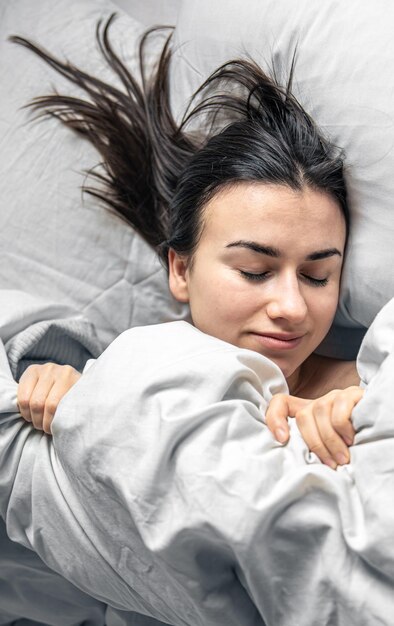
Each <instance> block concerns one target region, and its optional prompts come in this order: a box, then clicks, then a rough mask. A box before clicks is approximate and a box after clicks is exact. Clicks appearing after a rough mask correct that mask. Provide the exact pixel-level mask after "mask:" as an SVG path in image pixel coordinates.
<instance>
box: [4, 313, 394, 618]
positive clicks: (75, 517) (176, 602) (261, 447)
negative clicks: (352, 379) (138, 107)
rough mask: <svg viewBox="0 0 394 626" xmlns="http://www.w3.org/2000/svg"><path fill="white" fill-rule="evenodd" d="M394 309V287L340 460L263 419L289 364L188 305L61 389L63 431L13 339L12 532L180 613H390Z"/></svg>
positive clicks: (93, 582) (119, 603)
mask: <svg viewBox="0 0 394 626" xmlns="http://www.w3.org/2000/svg"><path fill="white" fill-rule="evenodd" d="M393 314H394V301H392V302H391V303H389V304H388V305H387V306H386V307H385V308H384V309H383V311H382V312H381V313H380V315H379V316H378V318H377V319H376V321H375V322H374V324H373V325H372V327H371V329H370V331H369V333H368V334H367V337H366V339H365V340H364V344H363V347H362V349H361V353H360V358H359V369H360V374H361V376H362V378H363V380H364V383H365V384H366V386H367V391H366V397H365V399H364V400H363V401H362V402H361V403H360V404H359V406H358V407H357V408H356V410H355V412H354V424H355V427H356V430H357V435H356V442H355V445H354V446H353V448H352V460H351V464H350V465H349V466H346V467H343V468H340V469H339V470H338V471H333V470H331V469H330V468H328V467H326V466H323V465H322V464H320V462H318V460H317V459H316V458H315V457H314V455H310V454H309V453H308V451H307V449H306V447H305V445H304V444H303V442H302V440H301V438H300V437H299V435H298V433H297V431H296V429H294V428H293V429H292V437H291V440H290V443H289V444H288V445H287V446H285V447H282V446H280V445H279V444H277V443H276V442H274V440H273V438H272V436H271V435H270V433H269V431H268V430H267V428H266V427H265V425H264V424H263V422H262V413H263V410H264V408H265V406H266V402H267V401H269V399H270V397H271V394H272V393H275V392H277V391H280V390H285V389H286V386H285V381H284V379H283V377H282V375H281V373H280V371H279V370H278V369H277V368H276V366H274V365H273V364H272V363H270V362H269V361H268V360H266V359H264V357H261V356H259V355H257V354H254V353H252V352H249V351H244V350H240V349H238V348H236V347H234V346H230V345H229V344H225V343H223V342H221V341H219V340H216V339H213V338H212V337H208V336H206V335H203V334H202V333H200V332H199V331H197V330H196V329H194V328H193V327H191V326H190V325H188V324H187V323H185V322H174V323H170V324H166V325H160V326H155V327H143V328H135V329H133V330H130V331H126V332H125V333H123V334H122V335H121V336H120V337H119V338H118V339H117V340H115V342H114V343H113V344H111V346H110V347H109V348H108V349H107V350H106V351H105V353H104V354H103V355H102V356H101V357H100V358H99V359H98V360H97V362H96V363H95V364H94V365H93V366H92V367H91V368H90V369H89V370H88V372H87V373H86V374H85V375H84V376H83V377H82V379H81V380H80V381H79V382H78V384H77V385H76V386H75V387H74V388H73V389H72V391H71V392H70V393H69V394H68V395H67V396H66V397H65V398H64V400H63V401H62V403H61V404H60V406H59V410H58V412H57V414H56V417H55V420H54V425H53V431H54V435H53V440H52V439H50V438H49V437H47V436H45V435H41V434H40V433H37V432H34V431H33V430H32V429H31V427H30V425H28V424H25V423H24V422H23V421H22V420H21V419H20V418H19V417H18V416H17V415H16V414H15V409H16V407H15V384H14V383H13V381H12V380H11V377H10V374H9V371H8V370H7V363H6V360H5V359H4V357H3V362H2V365H1V368H0V370H1V377H2V378H1V382H0V389H1V392H0V410H1V411H2V417H1V420H0V513H1V515H2V516H3V517H4V519H5V520H6V524H7V529H8V533H9V534H10V536H11V538H12V539H13V540H15V541H17V542H19V543H21V544H22V545H24V546H26V547H30V548H33V549H34V550H35V551H36V552H37V553H38V555H39V556H40V557H41V558H42V559H43V561H44V562H45V563H47V564H48V565H49V567H51V568H53V569H54V570H55V571H58V572H60V573H61V574H62V575H63V576H65V578H67V579H68V580H70V581H71V582H73V583H74V584H75V585H77V586H78V587H79V588H80V589H82V590H84V591H86V592H87V593H90V594H92V595H93V596H94V597H96V598H98V599H99V600H101V601H103V602H106V603H108V604H111V605H112V606H113V607H115V608H116V609H121V610H124V611H137V612H140V613H143V614H147V615H152V616H153V617H155V618H156V619H158V620H161V621H163V622H167V623H169V624H176V625H181V624H182V625H184V626H186V625H187V626H222V625H223V626H224V625H226V626H232V625H234V626H235V625H237V626H240V625H245V626H246V625H247V626H249V625H252V624H253V625H257V624H267V625H270V626H271V625H272V626H282V625H283V626H285V625H286V626H290V625H295V624H296V625H297V626H304V625H305V626H312V625H315V624H335V625H339V626H341V625H343V626H345V625H346V626H349V625H350V626H351V625H354V626H362V625H364V624H365V626H367V625H368V626H370V625H371V624H375V623H379V624H390V619H391V618H390V616H391V615H393V614H394V596H393V593H392V589H393V584H394V541H393V539H394V506H393V504H394V502H393V500H394V498H393V493H394V490H393V486H394V454H393V451H392V446H393V441H392V438H393V434H394V420H393V416H392V408H391V406H392V397H391V390H392V378H393V375H394V350H393V348H394V324H393V321H392V320H393V319H394V316H393ZM1 316H2V313H1V311H0V320H1ZM0 328H1V322H0ZM0 336H1V331H0ZM49 511H50V514H49V513H48V512H49ZM70 555H71V556H70ZM130 623H131V622H130Z"/></svg>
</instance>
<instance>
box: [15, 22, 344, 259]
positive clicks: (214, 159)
mask: <svg viewBox="0 0 394 626" xmlns="http://www.w3.org/2000/svg"><path fill="white" fill-rule="evenodd" d="M114 17H115V16H114V15H112V16H111V17H110V18H109V19H108V21H107V22H106V23H105V24H104V25H103V24H102V23H101V22H99V23H98V25H97V29H96V37H97V41H98V44H99V48H100V50H101V53H102V54H103V56H104V58H105V60H106V62H107V63H108V65H109V66H110V68H111V69H112V70H113V71H114V72H115V74H116V75H117V78H118V79H120V81H121V84H122V86H123V89H118V88H116V87H114V86H112V85H109V84H107V83H104V82H103V81H101V80H99V79H98V78H95V77H93V76H90V75H89V74H87V73H85V72H83V71H81V70H80V69H78V68H77V67H75V66H73V65H71V64H70V63H68V62H62V61H60V60H58V59H56V58H55V57H53V56H52V55H51V54H49V53H48V52H46V51H45V50H43V49H42V48H40V47H39V46H36V45H35V44H33V43H31V42H29V41H28V40H26V39H24V38H21V37H12V38H11V39H12V40H13V41H14V42H16V43H19V44H22V45H24V46H26V47H27V48H29V49H30V50H31V51H33V52H35V53H36V54H38V55H39V56H40V57H41V58H43V59H44V60H45V61H46V62H47V63H49V64H50V65H51V66H52V67H53V68H54V69H56V70H57V71H58V72H60V73H61V74H62V75H63V76H65V77H67V78H68V79H69V80H70V81H72V82H73V83H75V84H76V85H78V87H80V88H82V90H83V91H84V92H85V93H86V95H87V96H88V99H86V100H83V99H81V98H74V97H70V96H65V95H60V94H57V93H55V94H53V95H49V96H43V97H39V98H35V99H34V100H33V101H32V102H31V103H30V104H29V106H31V107H32V108H33V109H34V110H35V111H37V112H38V115H39V116H43V115H50V116H55V117H56V118H58V119H59V120H60V121H61V122H63V123H64V124H66V125H67V126H69V127H70V128H71V129H72V130H74V131H75V132H77V133H79V134H81V135H83V136H85V137H87V138H88V139H89V140H90V142H91V143H92V144H93V145H94V146H95V147H96V148H97V150H98V151H99V153H100V155H101V157H102V163H101V165H102V166H103V171H102V172H98V171H96V170H92V171H91V174H92V176H93V177H94V178H95V179H96V181H98V182H99V183H100V186H99V187H86V186H85V187H84V189H85V191H87V192H88V193H90V194H92V195H94V196H96V197H98V198H99V199H100V200H102V201H104V203H105V204H106V206H107V207H110V208H111V210H113V211H115V212H116V213H117V214H118V215H120V216H121V217H122V218H123V219H124V220H126V221H127V222H128V223H129V224H131V225H132V226H133V227H134V228H135V229H136V230H137V231H138V232H139V233H140V234H141V235H142V236H143V237H144V238H145V240H146V241H147V242H148V243H149V244H150V245H151V246H153V247H154V248H155V249H156V250H157V252H158V253H159V254H160V256H161V258H162V259H163V261H164V262H165V263H166V264H167V254H168V249H169V248H173V249H174V250H175V251H176V252H178V253H180V254H185V255H189V256H190V258H192V256H193V252H194V251H195V248H196V245H197V243H198V240H199V236H200V234H201V231H202V223H203V220H202V217H201V216H202V209H203V207H204V206H205V205H206V203H207V202H208V201H209V200H210V199H211V198H212V197H213V195H214V194H215V193H217V192H218V191H219V190H220V189H222V188H223V187H224V186H228V185H232V184H236V183H239V182H241V181H250V182H263V183H271V184H279V185H286V186H288V187H290V188H291V189H294V190H301V189H302V188H303V187H305V186H309V187H312V188H313V189H316V190H321V191H323V192H325V193H327V194H329V195H330V196H331V197H332V198H334V199H335V200H336V202H337V203H338V206H339V207H340V209H341V210H342V213H343V216H344V219H345V222H346V229H347V232H348V228H349V211H348V207H347V202H346V187H345V181H344V175H343V157H342V154H341V152H340V151H339V150H338V149H337V148H336V147H335V146H334V145H333V144H332V143H331V142H330V141H329V140H328V139H327V138H325V137H323V136H322V134H321V132H320V131H319V130H318V128H317V126H316V124H315V123H314V122H313V120H312V119H311V118H310V116H309V115H308V114H307V113H306V112H305V111H304V109H303V108H302V106H301V105H300V104H299V103H298V101H297V100H296V99H295V97H294V96H293V95H292V94H291V82H292V75H293V68H294V59H293V64H292V66H291V71H290V78H289V80H288V83H287V86H286V87H284V88H283V87H281V86H280V85H279V84H278V82H277V81H276V79H274V78H270V77H268V76H267V75H266V74H265V73H264V72H263V71H262V70H261V68H260V67H258V65H257V64H255V63H254V62H253V61H250V60H235V61H230V62H228V63H225V64H224V65H222V66H221V67H219V68H218V69H217V70H216V71H215V72H214V73H213V74H212V75H211V76H210V77H209V78H208V79H207V80H206V82H205V83H204V84H203V85H202V86H201V87H200V88H199V89H198V91H197V92H196V93H195V94H194V96H193V98H192V101H191V104H190V105H189V108H188V110H187V111H186V113H185V115H184V117H183V119H182V121H181V122H180V123H179V124H177V123H176V122H175V120H174V118H173V116H172V114H171V111H170V106H169V88H168V73H169V63H170V57H171V52H170V40H171V34H170V35H169V37H168V38H167V39H166V42H165V45H164V47H163V50H162V52H161V55H160V58H159V61H158V63H157V66H156V68H155V70H154V71H153V72H152V73H151V75H150V76H147V70H146V65H145V47H146V44H147V40H148V38H149V36H150V35H151V34H152V32H155V31H156V30H157V29H152V30H150V31H148V32H147V33H146V34H145V35H144V36H143V38H142V40H141V43H140V49H139V58H140V71H141V84H139V82H138V81H137V79H136V77H134V76H133V75H132V74H131V73H130V72H129V71H128V69H127V68H126V67H125V65H124V64H123V63H122V62H121V60H120V59H119V57H118V56H117V54H116V53H115V52H114V50H113V48H112V45H111V43H110V41H109V29H110V26H111V23H112V21H113V19H114ZM212 94H213V95H212ZM196 119H198V120H199V121H200V123H201V132H200V133H196V132H193V131H190V130H188V128H190V125H191V123H192V122H193V127H195V126H196ZM224 120H227V123H224ZM223 123H224V126H223Z"/></svg>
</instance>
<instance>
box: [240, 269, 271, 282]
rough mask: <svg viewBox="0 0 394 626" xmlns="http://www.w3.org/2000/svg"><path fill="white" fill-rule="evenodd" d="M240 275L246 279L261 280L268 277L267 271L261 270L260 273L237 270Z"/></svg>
mask: <svg viewBox="0 0 394 626" xmlns="http://www.w3.org/2000/svg"><path fill="white" fill-rule="evenodd" d="M239 272H240V274H241V276H243V277H244V278H246V280H256V281H262V280H266V279H267V278H268V274H269V272H261V273H260V274H253V272H245V271H244V270H239Z"/></svg>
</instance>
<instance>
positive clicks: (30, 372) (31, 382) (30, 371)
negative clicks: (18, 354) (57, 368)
mask: <svg viewBox="0 0 394 626" xmlns="http://www.w3.org/2000/svg"><path fill="white" fill-rule="evenodd" d="M38 372H39V367H38V366H37V365H30V367H28V368H27V369H26V370H25V371H24V372H23V374H22V376H21V377H20V379H19V385H18V391H17V402H18V407H19V411H20V414H21V415H22V417H23V418H24V419H25V420H26V421H27V422H31V421H32V417H31V413H30V398H31V396H32V394H33V391H34V388H35V386H36V383H37V380H38V376H39V374H38Z"/></svg>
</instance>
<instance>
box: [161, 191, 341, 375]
mask: <svg viewBox="0 0 394 626" xmlns="http://www.w3.org/2000/svg"><path fill="white" fill-rule="evenodd" d="M203 224H204V225H203V231H202V236H201V239H200V242H199V244H198V247H197V250H196V252H195V255H194V259H193V263H192V264H191V265H190V264H189V263H188V259H187V258H186V257H183V256H180V255H178V254H176V253H175V252H174V251H173V250H171V251H170V253H169V268H170V289H171V291H172V294H173V295H174V297H175V298H176V299H178V300H180V301H182V302H189V304H190V310H191V316H192V319H193V323H194V325H195V326H196V327H197V328H198V329H200V330H201V331H203V332H205V333H207V334H209V335H213V336H214V337H218V338H219V339H223V340H224V341H227V342H229V343H231V344H234V345H237V346H239V347H241V348H248V349H250V350H254V351H256V352H259V353H260V354H263V355H264V356H266V357H268V358H269V359H271V360H272V361H274V362H275V363H276V364H277V365H278V366H279V367H280V368H281V370H282V371H283V373H284V375H285V377H286V378H287V379H289V377H290V376H292V374H295V373H296V372H297V370H298V368H299V366H300V365H301V363H303V362H304V361H305V359H306V358H307V357H308V356H309V355H310V354H311V353H312V352H313V351H314V350H315V348H316V347H317V346H318V345H319V343H320V342H321V341H322V339H323V338H324V337H325V335H326V334H327V332H328V330H329V328H330V325H331V323H332V320H333V317H334V314H335V311H336V307H337V303H338V295H339V285H340V277H341V268H342V262H343V254H344V245H345V236H346V228H345V221H344V218H343V215H342V213H341V210H340V208H339V206H338V205H337V203H336V202H335V200H333V199H332V198H331V197H330V196H329V195H327V194H325V193H323V192H320V191H315V190H313V189H310V188H305V189H304V190H302V191H294V190H292V189H290V188H288V187H286V186H282V185H267V184H264V183H239V184H237V185H234V186H231V187H227V188H225V189H223V190H222V191H220V192H218V194H216V195H215V196H214V197H213V198H212V199H211V200H210V202H209V203H208V204H207V205H206V207H205V209H204V213H203Z"/></svg>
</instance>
